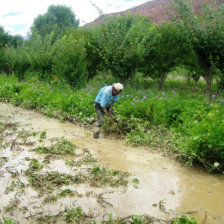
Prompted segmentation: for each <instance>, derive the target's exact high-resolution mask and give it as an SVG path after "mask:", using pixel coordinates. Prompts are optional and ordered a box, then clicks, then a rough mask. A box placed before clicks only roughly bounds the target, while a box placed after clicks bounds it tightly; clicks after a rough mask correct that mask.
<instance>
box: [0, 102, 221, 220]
mask: <svg viewBox="0 0 224 224" xmlns="http://www.w3.org/2000/svg"><path fill="white" fill-rule="evenodd" d="M0 116H10V119H11V120H12V121H14V122H19V123H20V124H21V125H22V126H23V127H24V128H32V129H33V130H35V131H46V133H47V137H48V138H55V137H63V136H64V138H65V139H67V140H69V141H71V142H73V143H74V144H75V145H77V146H78V147H80V148H84V147H85V148H88V149H89V151H90V152H91V153H92V154H94V155H95V156H96V157H97V160H98V161H100V163H101V164H103V165H106V166H109V167H110V168H114V169H118V170H122V171H128V172H130V173H131V175H132V176H133V177H135V178H137V179H138V180H139V184H138V185H137V187H133V186H130V187H128V188H127V189H126V190H125V191H122V190H116V189H113V190H110V191H108V192H104V197H105V198H106V200H107V202H108V203H109V204H112V205H113V207H110V208H109V210H108V209H107V212H113V214H115V215H117V216H126V215H133V214H139V215H142V214H148V215H150V216H155V217H157V218H162V219H166V218H169V217H170V216H172V215H176V214H181V213H191V212H195V213H192V214H191V216H193V217H194V218H195V219H196V220H197V221H198V223H202V221H203V219H204V217H205V212H207V222H206V223H207V224H210V223H211V224H219V223H220V224H222V223H224V178H223V177H224V176H223V175H214V174H210V173H208V172H207V171H205V170H204V169H202V168H191V167H188V166H187V165H184V164H182V163H179V162H178V161H175V160H174V159H172V158H170V157H166V156H164V155H162V154H161V153H159V152H156V151H152V150H150V148H147V147H133V146H131V145H127V144H126V143H125V142H124V141H122V140H118V139H115V138H112V137H111V138H110V137H106V138H104V137H103V136H100V138H99V139H93V138H92V132H91V131H90V130H88V129H86V128H83V127H80V126H77V125H75V124H72V123H70V122H60V121H59V120H57V119H54V118H48V117H46V116H44V115H42V114H39V113H36V112H33V111H30V110H24V109H21V108H18V107H14V106H12V105H8V104H4V103H0ZM10 153H11V152H10V151H8V152H2V151H1V154H2V155H6V154H7V156H10ZM34 154H35V153H33V152H29V153H28V152H27V155H26V157H27V156H30V157H34V158H35V157H36V158H38V156H37V155H34ZM12 159H14V162H15V161H17V168H19V169H21V170H22V169H23V166H24V163H26V164H27V163H28V161H26V162H21V161H22V160H24V155H23V156H22V152H18V153H17V155H16V156H14V158H12ZM49 168H50V169H54V168H57V170H58V171H59V172H64V173H71V172H72V170H71V169H70V168H68V167H66V166H65V165H64V163H63V162H62V161H61V160H60V159H57V160H54V162H53V163H51V164H50V165H49ZM0 177H1V178H0V182H1V179H2V178H4V180H6V179H7V178H10V175H9V174H7V173H1V170H0ZM2 184H3V185H4V184H5V185H6V184H7V182H6V181H5V182H2ZM86 188H89V187H86V186H83V185H80V186H79V187H78V188H77V189H76V190H77V191H79V193H82V192H84V190H86V191H88V190H89V191H90V190H91V189H86ZM111 191H113V192H111ZM98 193H100V192H98ZM7 197H9V196H8V195H4V194H3V192H1V190H0V208H1V207H3V206H4V205H5V204H6V201H7ZM24 197H25V198H36V199H35V200H36V203H37V204H36V205H38V203H39V202H38V198H37V195H36V193H35V192H34V191H32V190H31V189H30V190H29V195H26V196H24ZM24 200H26V199H24ZM27 200H28V199H27ZM161 202H163V203H162V204H163V205H164V209H162V210H161V209H160V208H159V203H161ZM32 203H34V202H32ZM66 203H68V202H66ZM77 204H78V205H81V206H82V207H83V206H86V207H87V208H89V210H91V209H93V210H94V211H95V213H97V212H98V210H97V205H96V203H95V201H94V200H93V199H91V200H90V199H88V200H85V199H84V198H80V201H77ZM37 207H38V206H37ZM40 207H41V205H40ZM50 209H51V210H50ZM52 209H55V208H54V206H51V208H49V212H52ZM98 209H100V208H98ZM24 223H25V222H24Z"/></svg>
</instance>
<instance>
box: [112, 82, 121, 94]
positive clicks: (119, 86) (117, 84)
mask: <svg viewBox="0 0 224 224" xmlns="http://www.w3.org/2000/svg"><path fill="white" fill-rule="evenodd" d="M113 87H114V89H115V90H116V91H119V92H121V91H122V90H123V89H124V86H123V85H122V84H121V83H114V84H113Z"/></svg>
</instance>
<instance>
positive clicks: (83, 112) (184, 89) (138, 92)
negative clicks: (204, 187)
mask: <svg viewBox="0 0 224 224" xmlns="http://www.w3.org/2000/svg"><path fill="white" fill-rule="evenodd" d="M114 81H116V80H115V79H114V78H113V77H110V76H109V77H102V76H98V77H96V78H94V79H93V80H92V81H90V82H89V84H88V85H87V86H86V88H83V89H76V88H71V87H70V86H69V85H63V84H61V82H55V83H52V82H48V83H47V82H42V81H37V80H35V79H33V80H29V81H26V82H18V80H17V78H15V77H14V76H6V75H1V76H0V99H1V101H4V102H10V103H12V104H14V105H18V106H22V107H24V108H28V109H35V110H38V111H41V112H43V113H44V114H46V115H47V116H50V117H57V118H59V119H67V120H71V121H73V122H78V123H80V124H84V125H87V126H89V127H92V126H93V125H94V121H95V120H96V114H95V109H94V99H95V97H96V95H97V93H98V91H99V89H100V88H101V87H102V86H104V85H105V84H111V83H113V82H114ZM204 88H205V86H204V85H203V83H199V84H197V86H194V85H193V84H192V85H189V84H188V85H186V83H185V81H172V80H170V81H169V80H168V81H167V84H166V86H165V88H164V90H163V91H158V90H157V89H156V88H155V85H154V84H153V82H152V81H151V80H144V79H143V78H141V77H138V78H136V79H133V80H132V81H129V83H128V82H126V83H125V90H124V92H123V93H122V94H121V96H120V99H119V101H118V103H116V104H115V110H116V112H117V114H118V122H114V120H113V118H112V119H106V121H105V122H104V126H103V129H104V132H105V133H113V134H114V133H115V134H117V135H118V136H120V137H122V138H125V139H126V141H127V142H131V143H133V144H144V145H147V146H150V147H153V148H155V149H159V150H165V151H169V152H173V153H174V154H175V155H177V156H178V157H179V158H182V159H184V161H186V162H188V163H190V164H194V163H198V162H200V163H201V164H203V165H204V166H205V167H206V168H207V169H208V170H209V171H214V170H215V171H219V172H222V171H223V170H224V166H223V164H224V117H223V114H224V97H223V96H222V95H220V96H219V98H218V97H216V95H212V99H211V100H208V98H207V97H206V96H205V95H204V94H203V91H204Z"/></svg>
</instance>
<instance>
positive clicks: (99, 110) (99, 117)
mask: <svg viewBox="0 0 224 224" xmlns="http://www.w3.org/2000/svg"><path fill="white" fill-rule="evenodd" d="M95 109H96V113H97V122H96V126H95V127H101V126H102V124H103V116H104V114H105V113H104V112H103V110H102V107H101V106H100V104H99V103H95ZM109 109H110V107H106V110H107V112H109ZM111 114H112V115H113V116H116V113H115V112H114V110H113V108H112V109H111Z"/></svg>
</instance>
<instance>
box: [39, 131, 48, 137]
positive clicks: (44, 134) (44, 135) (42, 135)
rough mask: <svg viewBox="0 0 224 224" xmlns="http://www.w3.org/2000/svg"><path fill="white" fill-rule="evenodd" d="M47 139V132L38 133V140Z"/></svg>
mask: <svg viewBox="0 0 224 224" xmlns="http://www.w3.org/2000/svg"><path fill="white" fill-rule="evenodd" d="M46 138H47V132H46V131H42V132H41V133H40V139H46Z"/></svg>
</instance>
